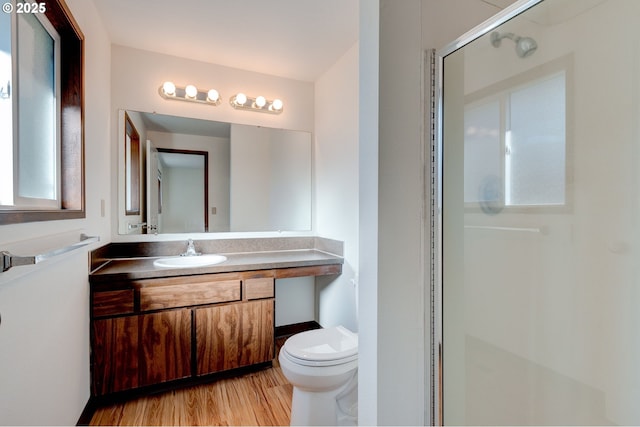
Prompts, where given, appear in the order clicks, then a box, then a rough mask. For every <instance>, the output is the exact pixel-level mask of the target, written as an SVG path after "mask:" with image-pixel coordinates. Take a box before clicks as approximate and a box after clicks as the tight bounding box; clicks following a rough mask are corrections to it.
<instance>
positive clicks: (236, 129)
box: [119, 111, 312, 234]
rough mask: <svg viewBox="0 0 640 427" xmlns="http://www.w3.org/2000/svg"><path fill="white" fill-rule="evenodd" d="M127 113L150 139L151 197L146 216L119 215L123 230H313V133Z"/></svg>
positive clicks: (146, 161)
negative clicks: (132, 217)
mask: <svg viewBox="0 0 640 427" xmlns="http://www.w3.org/2000/svg"><path fill="white" fill-rule="evenodd" d="M124 116H125V114H124V112H122V114H120V117H124ZM126 116H127V117H128V118H129V119H130V120H131V121H132V122H133V123H134V124H135V126H136V128H137V129H138V132H139V134H140V140H141V142H142V141H143V145H144V146H145V150H143V151H144V153H145V155H143V156H142V157H141V171H142V172H141V174H142V179H141V185H140V186H141V192H142V194H143V195H144V200H145V202H146V203H144V204H145V206H144V209H143V212H142V215H141V216H140V217H139V218H135V219H134V220H132V219H131V217H126V216H122V215H121V216H120V224H119V232H120V234H138V233H145V232H146V233H192V232H261V231H308V230H311V199H312V191H311V186H312V183H311V161H312V159H311V134H310V133H309V132H303V131H292V130H283V129H272V128H265V127H259V126H248V125H238V124H232V123H223V122H216V121H209V120H201V119H191V118H185V117H176V116H167V115H162V114H155V113H146V112H138V111H126ZM122 126H124V123H123V124H122ZM120 175H121V176H124V171H120ZM121 187H122V188H120V189H119V192H122V191H124V186H121ZM120 199H121V200H122V199H123V198H122V197H121V198H120ZM120 210H121V211H124V207H123V208H122V209H120ZM132 221H133V222H132Z"/></svg>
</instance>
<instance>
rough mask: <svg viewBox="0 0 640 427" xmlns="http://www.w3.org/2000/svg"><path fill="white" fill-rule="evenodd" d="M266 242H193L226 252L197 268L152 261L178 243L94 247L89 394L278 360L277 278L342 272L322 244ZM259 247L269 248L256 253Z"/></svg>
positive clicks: (205, 249)
mask: <svg viewBox="0 0 640 427" xmlns="http://www.w3.org/2000/svg"><path fill="white" fill-rule="evenodd" d="M268 240H269V241H271V243H274V242H275V246H271V245H270V243H269V242H265V241H263V240H261V241H260V242H259V245H258V246H256V245H255V244H254V245H253V246H252V245H251V243H250V242H248V241H245V242H244V243H245V245H244V246H243V248H244V249H254V250H253V251H250V250H249V251H247V250H245V251H237V249H238V247H236V246H234V245H237V242H227V243H229V244H230V245H231V246H227V247H221V246H220V244H221V243H220V242H214V243H208V242H209V241H203V242H197V244H199V246H200V250H201V251H202V252H205V253H212V250H213V249H218V250H217V251H216V253H222V251H224V250H227V252H225V253H223V254H224V255H225V256H226V257H227V260H226V261H224V262H222V263H219V264H216V265H212V266H205V267H194V268H159V267H155V266H154V265H153V261H154V260H155V259H157V257H158V256H167V255H171V254H173V255H175V254H178V253H180V252H179V251H176V250H175V248H177V247H181V246H176V245H184V242H162V243H160V242H158V243H143V244H117V243H116V244H113V243H112V244H110V245H107V247H103V248H100V249H98V250H96V251H94V253H92V264H93V265H92V268H95V269H93V271H92V273H91V275H90V277H89V281H90V286H91V292H90V295H91V391H92V395H93V396H104V395H109V394H111V393H116V392H121V391H125V390H133V389H139V388H142V387H147V386H154V385H158V384H164V383H169V382H171V381H177V380H183V381H185V382H188V380H189V379H193V380H196V379H198V378H203V377H206V376H207V375H210V374H215V373H219V372H223V371H229V370H232V369H236V368H241V367H246V366H251V365H257V364H264V363H270V362H271V361H272V360H273V359H274V357H275V343H274V338H275V332H274V331H275V323H274V321H275V297H276V295H275V280H277V279H279V278H290V277H301V276H322V275H338V274H340V273H341V271H342V262H343V259H342V257H341V256H340V255H337V254H334V253H330V252H326V251H325V250H321V249H318V248H317V246H320V247H322V246H323V245H324V244H325V243H326V242H323V241H319V240H318V239H317V238H308V239H307V238H305V239H302V240H301V239H296V241H297V242H298V243H300V242H301V241H302V242H303V243H305V244H302V245H300V244H296V245H294V246H296V247H297V248H293V249H292V247H291V244H292V242H291V241H286V240H285V241H283V240H282V239H268ZM318 242H320V244H318ZM329 243H330V244H331V242H329ZM207 244H209V245H217V247H215V248H214V247H206V246H207ZM263 244H268V245H270V246H269V248H271V249H272V250H262V249H265V248H264V247H262V246H260V245H263ZM283 244H284V246H282V245H283ZM299 246H302V247H299ZM304 246H306V247H304ZM221 250H222V251H221ZM337 252H339V251H337ZM116 254H118V255H119V256H118V257H116V256H115V255H116Z"/></svg>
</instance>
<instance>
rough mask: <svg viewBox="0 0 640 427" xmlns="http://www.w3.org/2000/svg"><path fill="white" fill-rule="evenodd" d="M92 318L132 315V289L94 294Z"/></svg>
mask: <svg viewBox="0 0 640 427" xmlns="http://www.w3.org/2000/svg"><path fill="white" fill-rule="evenodd" d="M92 309H93V316H96V317H97V316H109V315H115V314H127V313H133V289H123V290H119V291H105V292H94V294H93V306H92Z"/></svg>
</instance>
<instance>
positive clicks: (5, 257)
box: [0, 234, 100, 273]
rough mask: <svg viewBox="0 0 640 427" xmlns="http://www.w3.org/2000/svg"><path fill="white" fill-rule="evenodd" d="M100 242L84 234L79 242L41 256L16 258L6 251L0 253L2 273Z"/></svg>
mask: <svg viewBox="0 0 640 427" xmlns="http://www.w3.org/2000/svg"><path fill="white" fill-rule="evenodd" d="M98 241H100V237H99V236H87V235H86V234H81V235H80V241H79V242H77V243H74V244H71V245H69V246H65V247H64V248H59V249H54V250H51V251H48V252H45V253H43V254H39V255H31V256H18V255H13V254H11V253H10V252H8V251H0V256H1V258H0V262H1V264H2V273H4V272H5V271H7V270H9V269H10V268H11V267H17V266H20V265H32V264H38V263H39V262H42V261H46V260H48V259H51V258H53V257H55V256H58V255H62V254H64V253H67V252H71V251H73V250H76V249H78V248H81V247H83V246H86V245H89V244H91V243H95V242H98Z"/></svg>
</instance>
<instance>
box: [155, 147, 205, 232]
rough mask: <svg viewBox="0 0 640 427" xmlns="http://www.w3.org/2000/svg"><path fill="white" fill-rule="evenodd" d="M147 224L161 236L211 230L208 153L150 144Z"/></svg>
mask: <svg viewBox="0 0 640 427" xmlns="http://www.w3.org/2000/svg"><path fill="white" fill-rule="evenodd" d="M147 149H148V157H147V158H148V159H149V161H148V162H147V166H148V170H147V183H148V184H147V194H148V195H149V197H148V199H149V201H148V208H149V211H148V212H149V213H148V217H147V222H148V223H149V224H151V225H153V226H156V227H157V230H153V232H158V233H191V232H206V231H208V228H209V224H208V215H207V206H208V204H209V203H208V194H209V192H208V182H207V176H208V175H209V173H208V168H209V166H208V163H209V162H208V153H207V152H206V151H191V150H175V149H166V148H157V149H156V148H155V147H153V144H151V143H150V142H149V143H148V144H147Z"/></svg>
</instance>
